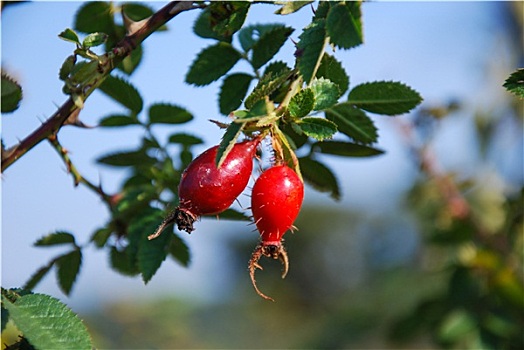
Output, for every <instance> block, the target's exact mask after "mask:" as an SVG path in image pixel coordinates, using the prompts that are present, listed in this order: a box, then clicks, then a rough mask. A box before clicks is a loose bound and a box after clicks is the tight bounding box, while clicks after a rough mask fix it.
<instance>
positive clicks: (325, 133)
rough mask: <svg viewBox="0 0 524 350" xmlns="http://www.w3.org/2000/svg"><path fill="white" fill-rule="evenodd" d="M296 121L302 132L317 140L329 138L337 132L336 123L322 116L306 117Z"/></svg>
mask: <svg viewBox="0 0 524 350" xmlns="http://www.w3.org/2000/svg"><path fill="white" fill-rule="evenodd" d="M296 123H297V124H298V126H299V127H300V129H301V130H302V132H303V133H304V134H306V135H307V136H309V137H313V138H315V139H317V140H319V141H322V140H325V139H330V138H332V137H333V135H334V134H335V133H336V132H337V125H336V124H335V123H333V122H332V121H329V120H327V119H324V118H315V117H306V118H302V119H300V120H297V121H296Z"/></svg>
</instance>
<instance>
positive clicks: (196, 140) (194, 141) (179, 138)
mask: <svg viewBox="0 0 524 350" xmlns="http://www.w3.org/2000/svg"><path fill="white" fill-rule="evenodd" d="M169 143H179V144H181V145H185V146H193V145H201V144H203V143H204V140H202V139H201V138H200V137H196V136H193V135H189V134H185V133H178V134H173V135H171V136H169Z"/></svg>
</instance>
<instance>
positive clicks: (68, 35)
mask: <svg viewBox="0 0 524 350" xmlns="http://www.w3.org/2000/svg"><path fill="white" fill-rule="evenodd" d="M58 37H59V38H60V39H62V40H65V41H70V42H72V43H75V44H78V45H80V39H79V38H78V34H76V32H75V31H74V30H72V29H70V28H66V29H65V30H64V31H63V32H62V33H60V34H58Z"/></svg>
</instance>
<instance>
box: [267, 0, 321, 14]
mask: <svg viewBox="0 0 524 350" xmlns="http://www.w3.org/2000/svg"><path fill="white" fill-rule="evenodd" d="M311 3H313V1H275V4H283V6H282V7H281V8H279V9H278V10H276V11H275V14H277V15H289V14H290V13H294V12H297V11H298V10H300V9H301V8H302V7H304V6H306V5H308V4H311Z"/></svg>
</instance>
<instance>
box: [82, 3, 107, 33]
mask: <svg viewBox="0 0 524 350" xmlns="http://www.w3.org/2000/svg"><path fill="white" fill-rule="evenodd" d="M74 27H75V29H76V30H78V31H80V32H83V33H95V32H102V33H107V34H112V33H113V32H114V30H115V23H114V20H113V14H112V5H111V4H110V3H107V2H104V1H93V2H88V3H85V4H84V5H83V6H82V7H80V9H79V10H78V12H77V13H76V15H75V25H74Z"/></svg>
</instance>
